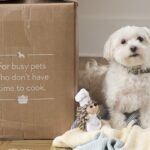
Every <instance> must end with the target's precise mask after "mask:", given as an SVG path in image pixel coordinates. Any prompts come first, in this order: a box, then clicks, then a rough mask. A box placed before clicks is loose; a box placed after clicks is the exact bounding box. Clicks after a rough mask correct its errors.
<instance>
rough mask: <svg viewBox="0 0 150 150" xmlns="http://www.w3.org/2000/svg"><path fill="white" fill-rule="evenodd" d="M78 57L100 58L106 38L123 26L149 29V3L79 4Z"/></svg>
mask: <svg viewBox="0 0 150 150" xmlns="http://www.w3.org/2000/svg"><path fill="white" fill-rule="evenodd" d="M78 1H79V7H78V16H79V17H78V20H79V49H80V56H100V55H102V51H103V46H104V43H105V41H106V40H107V38H108V37H109V35H110V34H111V33H112V32H113V31H115V30H116V29H118V28H120V27H122V26H125V25H138V26H147V27H150V0H78Z"/></svg>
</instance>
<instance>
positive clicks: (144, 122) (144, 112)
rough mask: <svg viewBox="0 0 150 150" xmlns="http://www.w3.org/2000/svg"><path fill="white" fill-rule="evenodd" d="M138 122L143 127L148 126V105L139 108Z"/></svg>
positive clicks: (149, 122)
mask: <svg viewBox="0 0 150 150" xmlns="http://www.w3.org/2000/svg"><path fill="white" fill-rule="evenodd" d="M140 123H141V126H142V127H143V128H148V127H150V109H149V108H148V106H147V108H142V109H141V110H140Z"/></svg>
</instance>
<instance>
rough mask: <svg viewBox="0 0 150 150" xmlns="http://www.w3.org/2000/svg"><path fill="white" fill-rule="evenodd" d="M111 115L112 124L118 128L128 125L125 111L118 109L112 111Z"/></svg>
mask: <svg viewBox="0 0 150 150" xmlns="http://www.w3.org/2000/svg"><path fill="white" fill-rule="evenodd" d="M110 117H111V124H112V127H114V128H116V129H122V128H124V127H126V126H127V122H126V121H125V120H126V117H125V115H124V114H123V113H121V112H118V111H111V112H110Z"/></svg>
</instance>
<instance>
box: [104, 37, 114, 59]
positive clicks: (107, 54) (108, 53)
mask: <svg viewBox="0 0 150 150" xmlns="http://www.w3.org/2000/svg"><path fill="white" fill-rule="evenodd" d="M112 39H113V36H112V35H111V36H110V37H109V38H108V40H107V41H106V43H105V45H104V53H103V57H104V58H105V59H107V60H108V61H110V60H112V58H113V48H112Z"/></svg>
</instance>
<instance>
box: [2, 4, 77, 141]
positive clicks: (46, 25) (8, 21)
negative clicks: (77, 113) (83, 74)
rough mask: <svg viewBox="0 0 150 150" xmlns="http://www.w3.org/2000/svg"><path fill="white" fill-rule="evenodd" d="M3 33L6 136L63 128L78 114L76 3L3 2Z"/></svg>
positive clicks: (49, 135) (48, 133)
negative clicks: (75, 109) (76, 98)
mask: <svg viewBox="0 0 150 150" xmlns="http://www.w3.org/2000/svg"><path fill="white" fill-rule="evenodd" d="M0 35H1V37H0V138H2V139H53V138H54V137H55V136H57V135H59V134H62V133H63V132H65V130H67V129H69V128H70V125H71V123H72V121H73V119H74V96H75V92H76V68H77V64H76V63H77V60H76V59H77V54H78V52H77V51H76V4H75V3H74V2H64V3H46V4H44V3H43V4H2V5H0Z"/></svg>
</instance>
